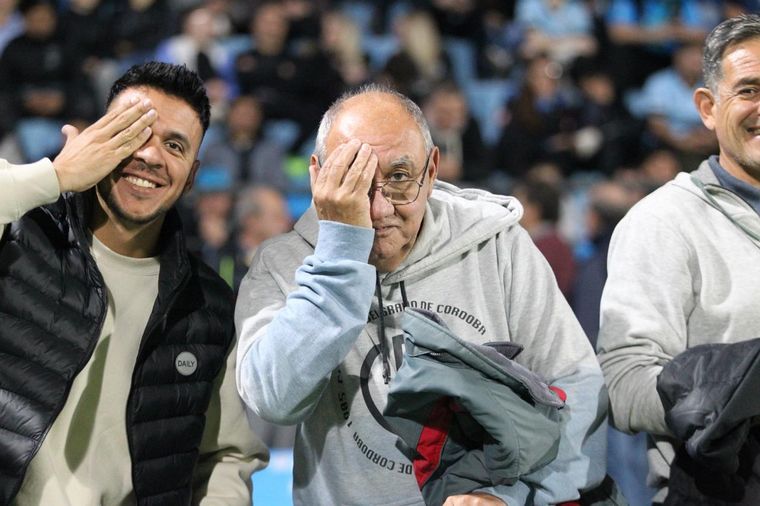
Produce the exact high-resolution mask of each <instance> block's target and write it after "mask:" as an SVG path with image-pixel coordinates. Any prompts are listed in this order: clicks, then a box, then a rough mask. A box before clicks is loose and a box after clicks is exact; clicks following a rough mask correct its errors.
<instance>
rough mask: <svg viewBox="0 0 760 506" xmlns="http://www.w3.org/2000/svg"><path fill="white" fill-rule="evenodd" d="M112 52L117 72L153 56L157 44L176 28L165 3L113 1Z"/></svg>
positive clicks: (172, 13)
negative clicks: (118, 69)
mask: <svg viewBox="0 0 760 506" xmlns="http://www.w3.org/2000/svg"><path fill="white" fill-rule="evenodd" d="M113 5H114V9H115V11H116V12H115V14H114V22H113V24H112V25H111V30H112V31H113V34H112V36H113V49H112V52H113V54H114V56H115V58H116V60H117V62H118V64H119V68H120V70H122V71H123V69H126V68H127V67H129V66H130V65H133V64H136V63H142V62H144V61H146V60H149V59H151V58H152V57H153V53H154V51H155V50H156V48H157V47H158V44H159V43H160V42H161V41H162V40H163V39H164V38H166V37H167V36H168V35H170V34H172V33H174V29H175V27H176V24H175V23H176V19H175V17H176V16H175V14H176V13H174V12H172V10H171V6H170V5H169V2H168V0H113Z"/></svg>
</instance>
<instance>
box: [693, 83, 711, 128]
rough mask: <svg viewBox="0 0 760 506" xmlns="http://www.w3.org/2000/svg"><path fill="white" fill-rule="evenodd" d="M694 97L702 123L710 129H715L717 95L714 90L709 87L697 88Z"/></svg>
mask: <svg viewBox="0 0 760 506" xmlns="http://www.w3.org/2000/svg"><path fill="white" fill-rule="evenodd" d="M693 98H694V105H696V106H697V111H698V112H699V116H700V117H701V118H702V123H703V124H704V125H705V126H706V127H707V128H708V129H709V130H715V116H714V113H715V97H714V96H713V94H712V92H711V91H710V90H709V89H708V88H697V89H696V90H695V91H694V97H693Z"/></svg>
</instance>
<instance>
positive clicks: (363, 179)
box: [346, 151, 379, 195]
mask: <svg viewBox="0 0 760 506" xmlns="http://www.w3.org/2000/svg"><path fill="white" fill-rule="evenodd" d="M378 166H379V161H378V158H377V154H376V153H375V152H374V151H371V152H370V155H369V158H368V159H367V162H366V163H365V164H364V166H363V167H362V168H361V169H359V170H356V171H355V170H353V169H352V170H351V174H349V175H350V176H351V180H349V179H348V178H346V185H347V186H348V185H349V184H352V185H353V186H351V188H353V190H354V191H355V192H357V193H361V194H364V195H367V194H369V192H370V189H371V188H372V184H373V181H374V179H375V173H376V172H377V167H378Z"/></svg>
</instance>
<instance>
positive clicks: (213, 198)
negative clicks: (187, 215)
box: [186, 165, 236, 287]
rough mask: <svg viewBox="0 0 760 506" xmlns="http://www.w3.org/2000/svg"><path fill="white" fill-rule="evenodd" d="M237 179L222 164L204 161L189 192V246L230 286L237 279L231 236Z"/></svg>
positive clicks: (232, 285)
mask: <svg viewBox="0 0 760 506" xmlns="http://www.w3.org/2000/svg"><path fill="white" fill-rule="evenodd" d="M233 185H234V182H233V180H232V178H231V176H230V174H229V171H228V170H226V169H225V168H223V167H214V166H212V165H204V166H203V167H202V168H201V169H200V170H199V171H198V174H197V175H196V178H195V185H194V188H193V191H192V193H191V195H190V197H191V202H192V216H191V220H192V221H191V222H190V223H189V224H188V226H187V227H186V228H187V229H188V241H187V242H188V249H190V251H192V252H193V253H194V254H196V255H198V257H200V258H201V260H203V261H204V262H205V263H206V265H208V266H209V267H211V268H212V269H214V271H216V273H217V274H219V276H220V277H221V278H222V279H223V280H224V281H226V282H227V284H228V285H230V287H234V283H235V257H236V253H235V245H234V241H233V238H232V232H233V230H232V227H233V219H232V218H233V216H232V207H233V205H234V198H235V193H234V186H233Z"/></svg>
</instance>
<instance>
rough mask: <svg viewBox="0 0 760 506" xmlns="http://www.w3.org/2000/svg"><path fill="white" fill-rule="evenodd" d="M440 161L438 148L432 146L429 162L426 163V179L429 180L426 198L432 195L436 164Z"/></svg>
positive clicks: (436, 170) (436, 171)
mask: <svg viewBox="0 0 760 506" xmlns="http://www.w3.org/2000/svg"><path fill="white" fill-rule="evenodd" d="M440 161H441V151H440V150H439V149H438V146H433V152H432V153H430V162H429V163H428V167H427V171H428V179H429V180H430V186H429V187H428V197H430V194H431V193H433V183H435V180H436V178H437V177H438V163H440Z"/></svg>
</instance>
